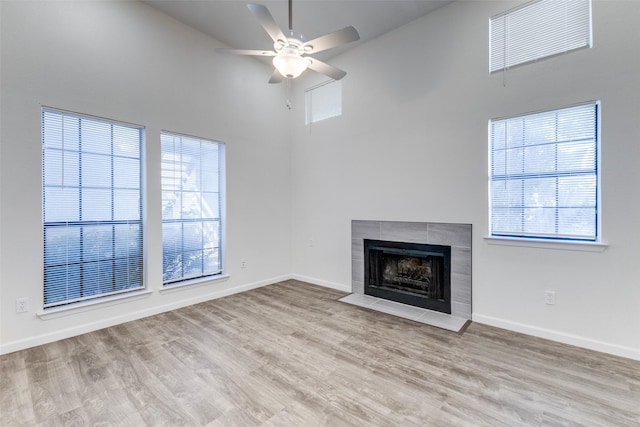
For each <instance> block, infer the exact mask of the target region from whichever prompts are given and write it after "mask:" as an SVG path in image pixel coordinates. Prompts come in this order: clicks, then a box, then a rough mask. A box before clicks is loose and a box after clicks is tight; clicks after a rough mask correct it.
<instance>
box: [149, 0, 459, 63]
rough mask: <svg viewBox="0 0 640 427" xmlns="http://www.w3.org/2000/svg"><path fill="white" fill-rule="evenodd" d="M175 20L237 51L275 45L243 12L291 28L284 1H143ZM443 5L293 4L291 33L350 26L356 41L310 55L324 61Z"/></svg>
mask: <svg viewBox="0 0 640 427" xmlns="http://www.w3.org/2000/svg"><path fill="white" fill-rule="evenodd" d="M144 2H145V3H147V4H149V5H151V6H153V7H155V8H157V9H159V10H161V11H163V12H165V13H166V14H168V15H170V16H172V17H174V18H176V19H177V20H179V21H181V22H183V23H185V24H187V25H189V26H191V27H193V28H196V29H197V30H200V31H202V32H204V33H206V34H209V35H211V36H212V37H214V38H215V39H217V40H219V41H221V42H222V43H224V44H226V45H228V46H229V47H233V48H237V49H260V50H262V49H267V50H270V49H273V42H272V41H271V39H270V38H269V36H268V35H267V33H266V32H265V31H264V30H263V29H262V27H261V26H260V24H259V23H258V21H257V20H256V19H255V17H254V16H253V15H252V14H251V12H250V11H249V9H248V8H247V6H246V5H247V3H251V2H255V3H259V4H263V5H264V6H266V7H267V8H268V9H269V11H270V12H271V15H272V16H273V18H274V19H275V21H276V22H277V23H278V24H279V25H280V27H281V28H282V29H283V30H286V29H287V27H288V26H289V25H288V24H289V12H288V1H287V0H279V1H260V0H253V1H245V0H144ZM447 3H451V0H449V1H442V0H347V1H345V0H335V1H334V0H294V1H293V29H294V30H296V31H299V32H302V33H303V34H304V36H305V37H306V39H307V40H311V39H314V38H316V37H318V36H322V35H324V34H327V33H330V32H333V31H336V30H339V29H341V28H344V27H347V26H349V25H352V26H354V27H355V28H356V29H357V30H358V32H359V33H360V41H358V42H354V43H351V44H349V45H348V46H345V47H341V48H336V49H330V50H328V51H325V52H321V53H319V54H317V55H314V56H315V57H317V58H318V59H320V60H324V61H326V60H327V59H329V58H330V57H332V56H335V55H337V54H339V53H342V52H343V51H345V50H347V49H349V48H352V47H354V46H357V45H358V44H359V43H363V42H365V41H367V40H370V39H373V38H376V37H378V36H380V35H382V34H384V33H386V32H388V31H391V30H393V29H395V28H398V27H400V26H402V25H404V24H406V23H408V22H410V21H413V20H415V19H417V18H420V17H421V16H423V15H425V14H427V13H429V12H431V11H433V10H435V9H437V8H439V7H441V6H444V5H445V4H447Z"/></svg>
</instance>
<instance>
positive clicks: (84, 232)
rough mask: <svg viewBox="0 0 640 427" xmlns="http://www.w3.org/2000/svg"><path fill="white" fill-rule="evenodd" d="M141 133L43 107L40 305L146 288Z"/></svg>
mask: <svg viewBox="0 0 640 427" xmlns="http://www.w3.org/2000/svg"><path fill="white" fill-rule="evenodd" d="M142 134H143V128H141V127H138V126H132V125H127V124H122V123H116V122H112V121H109V120H104V119H99V118H95V117H87V116H82V115H79V114H72V113H67V112H62V111H56V110H52V109H43V110H42V183H43V192H42V205H43V209H42V212H43V224H44V230H43V233H44V308H45V309H46V308H51V307H56V306H61V305H65V304H70V303H74V302H79V301H83V300H88V299H93V298H98V297H103V296H106V295H113V294H118V293H124V292H130V291H133V290H136V289H142V288H143V287H144V285H143V279H142V278H143V263H142V259H143V257H142V252H143V249H142V233H143V228H142V193H141V188H142V187H141V169H142V164H141V155H140V153H141V149H142V138H143V136H142Z"/></svg>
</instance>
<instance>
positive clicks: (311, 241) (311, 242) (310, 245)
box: [309, 239, 313, 248]
mask: <svg viewBox="0 0 640 427" xmlns="http://www.w3.org/2000/svg"><path fill="white" fill-rule="evenodd" d="M309 247H310V248H312V247H313V239H309Z"/></svg>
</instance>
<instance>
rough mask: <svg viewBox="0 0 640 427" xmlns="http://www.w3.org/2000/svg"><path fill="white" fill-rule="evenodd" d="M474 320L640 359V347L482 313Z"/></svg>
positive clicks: (473, 316) (564, 342) (474, 314)
mask: <svg viewBox="0 0 640 427" xmlns="http://www.w3.org/2000/svg"><path fill="white" fill-rule="evenodd" d="M472 320H473V321H474V322H478V323H484V324H485V325H490V326H496V327H498V328H502V329H508V330H510V331H514V332H520V333H523V334H527V335H532V336H534V337H538V338H545V339H548V340H551V341H557V342H561V343H563V344H569V345H574V346H576V347H582V348H588V349H590V350H595V351H599V352H602V353H608V354H613V355H615V356H620V357H625V358H627V359H633V360H640V349H635V348H631V347H625V346H621V345H617V344H611V343H607V342H603V341H597V340H593V339H590V338H585V337H581V336H579V335H573V334H567V333H564V332H558V331H554V330H552V329H545V328H538V327H536V326H531V325H526V324H523V323H518V322H512V321H509V320H504V319H499V318H496V317H491V316H485V315H482V314H476V313H473V315H472Z"/></svg>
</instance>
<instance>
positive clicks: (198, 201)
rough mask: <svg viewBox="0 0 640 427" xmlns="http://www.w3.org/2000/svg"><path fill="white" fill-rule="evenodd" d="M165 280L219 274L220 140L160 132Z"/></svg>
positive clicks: (222, 146) (221, 227) (222, 182)
mask: <svg viewBox="0 0 640 427" xmlns="http://www.w3.org/2000/svg"><path fill="white" fill-rule="evenodd" d="M161 145H162V148H161V152H162V153H161V154H162V256H163V262H162V269H163V272H162V274H163V282H164V283H165V284H170V283H175V282H180V281H184V280H189V279H195V278H199V277H206V276H213V275H217V274H221V273H222V270H223V269H222V256H223V254H222V237H223V233H222V232H223V224H222V221H223V205H224V159H225V157H224V148H225V146H224V144H223V143H220V142H215V141H209V140H205V139H200V138H194V137H190V136H185V135H178V134H173V133H168V132H162V135H161Z"/></svg>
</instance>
